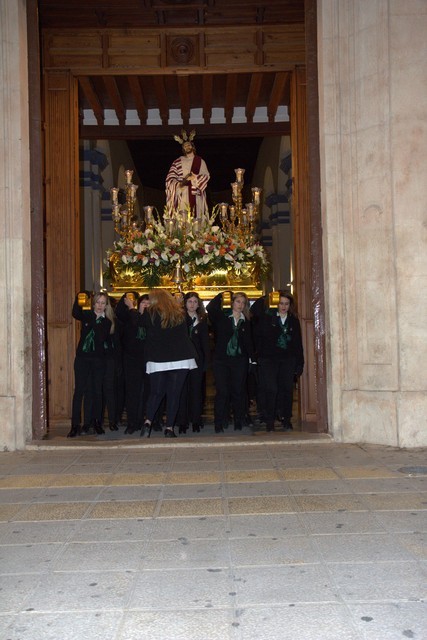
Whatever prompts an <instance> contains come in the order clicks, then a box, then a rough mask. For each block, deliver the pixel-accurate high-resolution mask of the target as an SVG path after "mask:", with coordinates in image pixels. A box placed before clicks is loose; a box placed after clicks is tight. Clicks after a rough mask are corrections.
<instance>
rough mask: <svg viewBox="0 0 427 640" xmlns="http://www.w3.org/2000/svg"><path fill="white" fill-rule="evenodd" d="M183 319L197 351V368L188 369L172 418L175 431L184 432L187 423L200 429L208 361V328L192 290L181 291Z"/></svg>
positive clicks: (201, 305) (196, 429)
mask: <svg viewBox="0 0 427 640" xmlns="http://www.w3.org/2000/svg"><path fill="white" fill-rule="evenodd" d="M183 304H184V309H185V311H186V315H185V320H186V323H187V330H188V335H189V336H190V339H191V341H192V343H193V344H194V346H195V348H196V352H197V358H196V362H197V369H192V370H191V371H190V372H189V374H188V376H187V378H186V380H185V383H184V386H183V389H182V393H181V399H180V403H179V409H178V415H177V418H176V422H177V424H178V425H179V433H186V432H187V429H188V426H189V424H190V423H191V425H192V429H193V432H195V433H198V432H200V427H201V424H202V412H203V399H204V381H205V373H206V369H207V366H208V362H209V331H208V323H207V315H206V311H205V307H204V305H203V301H202V300H201V299H200V297H199V294H198V293H196V292H195V291H189V292H188V293H186V294H185V295H184V301H183Z"/></svg>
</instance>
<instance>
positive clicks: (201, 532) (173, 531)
mask: <svg viewBox="0 0 427 640" xmlns="http://www.w3.org/2000/svg"><path fill="white" fill-rule="evenodd" d="M227 524H228V523H227V518H226V517H225V516H220V517H217V516H199V517H193V518H155V519H154V520H152V521H151V527H150V539H151V540H152V541H156V540H157V541H161V540H178V539H183V538H187V539H189V540H194V539H197V538H207V539H216V538H218V539H219V538H226V537H227Z"/></svg>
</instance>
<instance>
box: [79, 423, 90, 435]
mask: <svg viewBox="0 0 427 640" xmlns="http://www.w3.org/2000/svg"><path fill="white" fill-rule="evenodd" d="M89 431H90V424H84V425H83V426H82V428H81V430H80V435H82V436H87V435H88V433H89Z"/></svg>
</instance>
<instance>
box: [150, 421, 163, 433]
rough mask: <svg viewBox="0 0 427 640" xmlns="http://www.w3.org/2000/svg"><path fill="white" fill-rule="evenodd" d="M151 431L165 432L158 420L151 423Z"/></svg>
mask: <svg viewBox="0 0 427 640" xmlns="http://www.w3.org/2000/svg"><path fill="white" fill-rule="evenodd" d="M151 429H152V431H163V427H162V425H161V424H160V422H158V421H156V420H153V422H152V423H151Z"/></svg>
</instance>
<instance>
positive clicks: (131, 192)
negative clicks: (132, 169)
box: [129, 184, 138, 200]
mask: <svg viewBox="0 0 427 640" xmlns="http://www.w3.org/2000/svg"><path fill="white" fill-rule="evenodd" d="M137 189H138V185H137V184H130V185H129V195H130V197H131V198H132V200H133V199H134V198H135V197H136V190H137Z"/></svg>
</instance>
